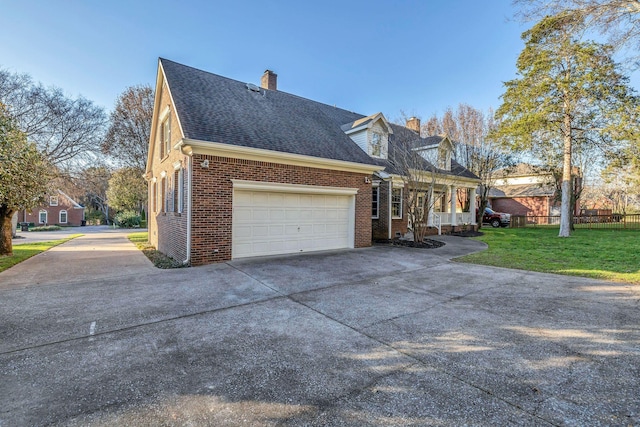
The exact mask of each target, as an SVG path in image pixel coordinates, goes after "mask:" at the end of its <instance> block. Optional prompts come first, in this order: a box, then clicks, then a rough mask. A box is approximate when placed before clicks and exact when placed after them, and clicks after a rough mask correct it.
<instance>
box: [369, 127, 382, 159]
mask: <svg viewBox="0 0 640 427" xmlns="http://www.w3.org/2000/svg"><path fill="white" fill-rule="evenodd" d="M371 155H372V156H374V157H381V156H382V135H380V134H379V133H378V132H373V134H372V135H371Z"/></svg>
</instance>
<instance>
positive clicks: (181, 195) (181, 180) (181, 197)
mask: <svg viewBox="0 0 640 427" xmlns="http://www.w3.org/2000/svg"><path fill="white" fill-rule="evenodd" d="M177 185H178V213H182V205H184V169H180V170H179V171H178V183H177Z"/></svg>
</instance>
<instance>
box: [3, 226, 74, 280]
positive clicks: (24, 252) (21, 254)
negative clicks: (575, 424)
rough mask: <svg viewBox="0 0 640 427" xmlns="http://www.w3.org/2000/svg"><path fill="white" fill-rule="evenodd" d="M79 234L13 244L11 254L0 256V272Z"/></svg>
mask: <svg viewBox="0 0 640 427" xmlns="http://www.w3.org/2000/svg"><path fill="white" fill-rule="evenodd" d="M80 236H82V234H73V235H71V236H69V237H65V238H64V239H59V240H50V241H47V242H35V243H18V244H14V245H13V255H11V256H6V255H5V256H0V272H2V271H4V270H6V269H8V268H11V267H13V266H14V265H16V264H19V263H21V262H22V261H24V260H25V259H29V258H31V257H32V256H34V255H38V254H39V253H41V252H44V251H46V250H49V249H51V248H53V247H54V246H58V245H61V244H62V243H64V242H68V241H69V240H71V239H75V238H76V237H80Z"/></svg>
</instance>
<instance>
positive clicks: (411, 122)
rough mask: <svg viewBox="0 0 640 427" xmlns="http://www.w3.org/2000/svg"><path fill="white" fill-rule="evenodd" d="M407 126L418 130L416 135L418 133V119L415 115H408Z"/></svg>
mask: <svg viewBox="0 0 640 427" xmlns="http://www.w3.org/2000/svg"><path fill="white" fill-rule="evenodd" d="M407 128H409V129H411V130H412V131H415V132H418V135H420V119H419V118H417V117H409V118H408V119H407Z"/></svg>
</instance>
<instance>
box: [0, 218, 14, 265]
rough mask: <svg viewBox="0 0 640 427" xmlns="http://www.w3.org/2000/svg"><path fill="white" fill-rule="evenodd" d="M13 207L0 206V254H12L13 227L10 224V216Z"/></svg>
mask: <svg viewBox="0 0 640 427" xmlns="http://www.w3.org/2000/svg"><path fill="white" fill-rule="evenodd" d="M13 212H14V211H13V209H9V208H8V207H6V206H0V256H4V255H9V256H11V255H13V244H12V241H11V239H12V238H13V229H12V226H11V217H13Z"/></svg>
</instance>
